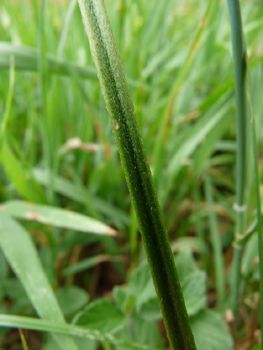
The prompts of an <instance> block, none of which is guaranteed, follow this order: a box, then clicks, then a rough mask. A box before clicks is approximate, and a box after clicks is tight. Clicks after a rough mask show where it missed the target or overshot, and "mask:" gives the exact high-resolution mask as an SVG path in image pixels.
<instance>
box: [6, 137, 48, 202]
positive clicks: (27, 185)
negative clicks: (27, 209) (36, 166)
mask: <svg viewBox="0 0 263 350" xmlns="http://www.w3.org/2000/svg"><path fill="white" fill-rule="evenodd" d="M0 160H1V163H2V165H3V167H4V169H5V171H6V173H7V176H8V177H9V179H10V180H11V182H12V184H13V185H14V186H15V188H16V190H17V192H18V193H19V194H20V195H21V196H23V197H24V198H25V199H27V200H29V201H32V202H36V203H46V197H45V193H44V191H43V189H42V188H41V187H40V186H39V184H38V183H37V182H36V181H35V180H34V178H33V177H32V176H31V175H30V172H27V171H25V169H24V167H23V165H22V164H21V162H20V161H19V159H18V158H17V157H16V155H15V154H14V152H13V151H12V149H11V148H10V147H9V145H8V143H7V141H6V140H5V141H4V143H3V144H2V147H1V149H0Z"/></svg>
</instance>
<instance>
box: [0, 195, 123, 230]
mask: <svg viewBox="0 0 263 350" xmlns="http://www.w3.org/2000/svg"><path fill="white" fill-rule="evenodd" d="M0 212H3V213H6V214H8V215H10V216H12V217H14V218H16V219H21V220H32V221H38V222H41V223H42V224H46V225H52V226H56V227H61V228H66V229H71V230H76V231H81V232H89V233H95V234H99V235H109V236H115V235H116V234H117V231H115V230H114V229H112V228H111V227H109V226H107V225H105V224H103V223H102V222H100V221H97V220H95V219H93V218H90V217H89V216H85V215H83V214H79V213H76V212H72V211H69V210H66V209H61V208H56V207H51V206H47V205H37V204H32V203H28V202H24V201H20V200H12V201H8V202H4V203H1V205H0Z"/></svg>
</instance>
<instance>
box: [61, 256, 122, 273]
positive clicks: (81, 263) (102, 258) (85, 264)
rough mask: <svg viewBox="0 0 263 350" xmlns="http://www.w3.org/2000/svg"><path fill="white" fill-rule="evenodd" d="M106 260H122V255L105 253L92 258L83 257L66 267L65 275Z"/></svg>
mask: <svg viewBox="0 0 263 350" xmlns="http://www.w3.org/2000/svg"><path fill="white" fill-rule="evenodd" d="M105 261H122V257H121V256H112V255H106V254H104V255H97V256H94V257H91V258H87V259H83V260H81V261H79V262H78V263H76V264H74V265H71V266H69V267H66V268H65V269H64V270H63V277H67V276H69V275H72V274H75V273H79V272H81V271H84V270H87V269H89V268H91V267H94V266H96V265H98V264H100V263H102V262H105Z"/></svg>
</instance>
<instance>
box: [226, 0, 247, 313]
mask: <svg viewBox="0 0 263 350" xmlns="http://www.w3.org/2000/svg"><path fill="white" fill-rule="evenodd" d="M227 3H228V9H229V14H230V23H231V38H232V48H233V59H234V70H235V92H236V116H237V166H236V172H237V175H236V204H235V209H236V232H235V241H234V258H233V264H232V275H231V282H230V283H231V296H232V297H231V308H232V311H233V312H234V314H236V313H237V309H238V300H239V285H240V273H241V271H240V269H241V260H242V248H243V246H242V243H241V241H242V240H241V237H242V235H243V234H244V211H245V210H246V207H245V206H244V188H245V173H246V124H247V121H246V119H247V117H246V114H247V101H246V72H247V67H246V47H245V41H244V35H243V29H242V19H241V11H240V5H239V0H228V1H227Z"/></svg>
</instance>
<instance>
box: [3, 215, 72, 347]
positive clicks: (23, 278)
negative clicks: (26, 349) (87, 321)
mask: <svg viewBox="0 0 263 350" xmlns="http://www.w3.org/2000/svg"><path fill="white" fill-rule="evenodd" d="M0 221H1V226H0V247H1V249H2V251H3V253H4V255H5V257H6V259H7V260H8V262H9V264H10V266H11V267H12V269H13V271H14V273H15V274H16V276H17V278H18V279H19V280H20V282H21V284H22V285H23V287H24V289H25V291H26V293H27V295H28V297H29V299H30V300H31V302H32V305H33V306H34V308H35V310H36V311H37V313H38V314H39V316H40V317H42V318H44V319H46V320H50V321H53V322H58V323H62V324H63V323H65V321H64V317H63V314H62V311H61V309H60V307H59V305H58V302H57V300H56V298H55V295H54V293H53V291H52V289H51V286H50V284H49V282H48V279H47V277H46V275H45V273H44V270H43V268H42V266H41V264H40V261H39V258H38V255H37V250H36V248H35V246H34V244H33V242H32V239H31V237H30V235H29V234H28V232H27V231H26V230H25V229H24V228H23V227H22V226H20V225H19V224H18V223H17V222H16V221H14V220H13V219H11V218H10V217H9V216H8V215H6V214H4V213H1V212H0ZM19 328H23V327H19ZM55 338H56V341H57V343H58V347H60V348H61V349H63V348H64V349H68V350H76V346H75V344H74V342H73V340H72V339H71V338H70V337H65V336H61V335H60V336H55Z"/></svg>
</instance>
